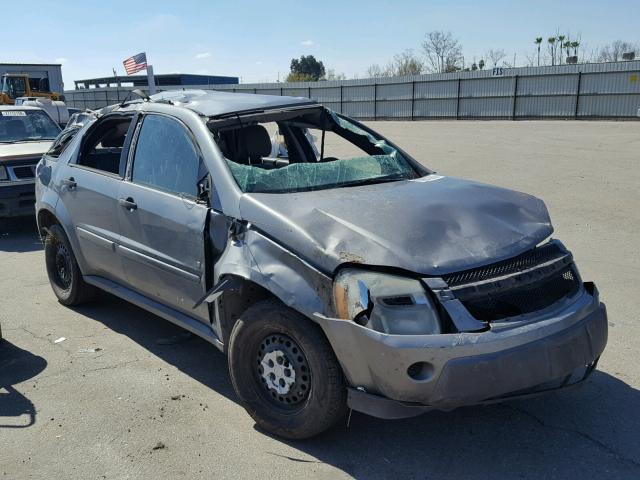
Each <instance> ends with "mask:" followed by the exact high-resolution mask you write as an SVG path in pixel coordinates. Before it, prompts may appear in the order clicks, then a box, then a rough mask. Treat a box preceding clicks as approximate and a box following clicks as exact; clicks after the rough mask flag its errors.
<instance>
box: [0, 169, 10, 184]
mask: <svg viewBox="0 0 640 480" xmlns="http://www.w3.org/2000/svg"><path fill="white" fill-rule="evenodd" d="M7 180H9V174H8V173H7V169H6V167H2V166H0V182H6V181H7Z"/></svg>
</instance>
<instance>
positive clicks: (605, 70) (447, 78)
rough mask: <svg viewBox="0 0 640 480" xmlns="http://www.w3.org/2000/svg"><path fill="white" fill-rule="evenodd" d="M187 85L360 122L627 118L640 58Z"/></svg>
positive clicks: (90, 96)
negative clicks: (299, 104) (284, 101)
mask: <svg viewBox="0 0 640 480" xmlns="http://www.w3.org/2000/svg"><path fill="white" fill-rule="evenodd" d="M494 73H501V75H496V74H494ZM164 88H165V89H172V88H173V87H164ZM176 88H182V87H176ZM192 88H201V89H215V90H220V91H233V92H244V93H257V94H262V95H288V96H292V97H307V98H312V99H314V100H317V101H318V102H319V103H322V104H324V105H325V106H327V107H328V108H331V109H332V110H335V111H337V112H341V113H345V114H347V115H350V116H352V117H355V118H360V119H423V118H457V119H464V118H469V119H473V118H513V119H524V118H620V119H630V118H636V114H637V111H638V108H640V61H633V62H617V63H591V64H582V65H560V66H555V67H549V66H546V67H524V68H512V69H504V70H502V72H493V71H492V70H491V69H490V70H482V71H480V70H478V71H474V72H456V73H446V74H432V75H416V76H410V77H392V78H377V79H371V78H369V79H357V80H341V81H325V82H296V83H263V84H240V85H211V86H195V87H192ZM131 89H132V88H102V89H89V90H72V91H67V92H65V95H66V99H67V104H68V105H69V106H72V107H76V108H100V107H104V106H106V105H110V104H113V103H117V102H120V101H122V100H123V99H124V98H125V97H126V96H127V95H128V94H129V91H130V90H131Z"/></svg>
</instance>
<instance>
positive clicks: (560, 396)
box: [77, 295, 640, 480]
mask: <svg viewBox="0 0 640 480" xmlns="http://www.w3.org/2000/svg"><path fill="white" fill-rule="evenodd" d="M77 311H78V312H79V313H82V314H84V315H86V316H88V317H90V318H92V319H95V320H97V321H99V322H101V323H103V324H104V325H105V326H107V327H109V328H110V329H112V330H114V331H116V332H118V333H121V334H123V335H126V336H128V337H129V338H131V339H132V340H134V341H135V342H137V343H138V344H140V345H141V346H143V347H144V348H146V349H147V350H149V351H151V352H152V353H153V354H154V355H157V356H158V357H160V358H162V359H163V360H165V361H167V362H169V363H171V364H172V365H174V366H175V367H176V368H178V369H179V370H181V371H182V372H184V373H186V374H187V375H189V376H191V377H192V378H193V379H194V380H196V381H198V382H200V383H202V384H204V385H206V386H208V387H209V388H211V389H213V390H214V391H215V392H217V393H219V394H221V395H224V396H225V397H227V398H229V399H231V400H233V401H237V398H236V396H235V394H234V392H233V389H232V387H231V382H230V380H229V375H228V371H227V362H226V359H225V357H224V355H222V354H221V353H220V352H219V351H218V350H217V349H216V348H215V347H214V346H212V345H210V344H208V343H207V342H205V341H204V340H201V339H200V338H197V337H192V338H190V339H188V340H186V341H182V342H180V343H175V344H171V345H163V344H161V342H162V340H163V339H170V338H173V337H175V338H179V337H180V335H181V333H182V332H184V331H183V330H182V329H181V328H179V327H177V326H174V325H173V324H171V323H169V322H166V321H164V320H162V319H160V318H159V317H156V316H154V315H152V314H149V313H147V312H145V311H143V310H141V309H138V308H137V307H134V306H132V305H129V304H128V303H126V302H124V301H122V300H119V299H117V298H115V297H112V296H110V295H105V296H104V298H103V299H102V300H101V301H99V302H97V303H95V304H92V305H87V306H83V307H80V308H77ZM605 354H606V352H605ZM639 411H640V392H639V391H638V390H636V389H634V388H632V387H630V386H629V385H627V384H626V383H624V382H623V381H621V380H619V379H617V378H615V377H612V376H610V375H608V374H606V373H603V372H600V371H596V372H594V374H593V375H592V376H591V377H590V378H589V379H588V380H587V381H586V382H585V384H584V385H583V386H582V387H581V388H578V389H575V390H571V391H566V392H560V393H555V394H551V395H547V396H544V397H540V398H535V399H529V400H521V401H514V402H510V403H505V404H497V405H491V406H485V407H468V408H462V409H458V410H455V411H452V412H431V413H428V414H425V415H422V416H420V417H416V418H412V419H405V420H396V421H384V420H379V419H375V418H372V417H368V416H366V415H363V414H359V413H355V412H354V413H353V414H352V416H351V420H350V425H349V427H347V426H346V422H345V424H342V425H339V426H337V427H336V428H334V429H333V430H331V431H330V432H327V433H326V434H323V435H321V436H319V437H316V438H313V439H310V440H306V441H300V442H286V441H285V443H287V444H288V445H290V446H291V447H293V448H295V449H297V450H299V451H300V452H304V453H305V454H307V455H302V454H301V455H300V457H301V458H294V457H287V456H284V457H283V456H282V455H280V454H278V453H274V452H267V453H268V454H271V455H274V456H278V457H283V461H285V462H287V461H291V462H309V463H325V464H328V465H331V466H333V467H335V468H337V469H340V470H342V471H344V472H345V473H347V474H349V475H351V476H353V477H355V478H367V479H369V478H443V477H446V478H491V479H492V480H495V479H502V478H504V479H511V478H528V477H532V478H547V477H554V478H583V479H584V478H635V479H637V478H640V435H639V434H638V432H640V415H638V412H639ZM261 433H263V434H265V435H268V434H266V433H265V432H261ZM308 456H311V457H314V458H316V459H317V461H315V460H313V459H309V457H308ZM283 467H286V463H285V464H283Z"/></svg>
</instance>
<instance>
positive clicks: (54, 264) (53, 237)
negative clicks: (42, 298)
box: [44, 225, 95, 306]
mask: <svg viewBox="0 0 640 480" xmlns="http://www.w3.org/2000/svg"><path fill="white" fill-rule="evenodd" d="M44 258H45V263H46V266H47V276H48V277H49V283H50V284H51V288H52V289H53V293H55V295H56V297H58V301H59V302H60V303H62V304H63V305H67V306H73V305H79V304H81V303H84V302H86V301H88V300H90V299H91V298H93V296H94V294H95V288H94V287H92V286H91V285H88V284H87V283H85V281H84V280H83V278H82V273H80V268H78V262H76V257H75V255H74V254H73V250H72V249H71V244H70V243H69V240H68V239H67V235H66V234H65V233H64V230H62V227H60V225H52V226H51V227H50V228H49V229H48V231H47V236H46V237H45V240H44Z"/></svg>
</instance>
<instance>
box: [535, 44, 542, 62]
mask: <svg viewBox="0 0 640 480" xmlns="http://www.w3.org/2000/svg"><path fill="white" fill-rule="evenodd" d="M534 43H535V44H536V45H537V46H538V66H540V45H542V37H536V41H535V42H534Z"/></svg>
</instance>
